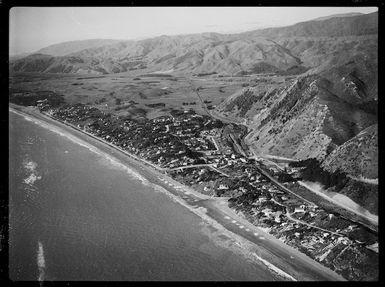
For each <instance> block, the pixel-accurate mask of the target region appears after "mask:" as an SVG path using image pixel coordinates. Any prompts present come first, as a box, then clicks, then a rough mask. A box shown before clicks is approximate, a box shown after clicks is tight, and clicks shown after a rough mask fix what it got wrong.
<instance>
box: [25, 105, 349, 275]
mask: <svg viewBox="0 0 385 287" xmlns="http://www.w3.org/2000/svg"><path fill="white" fill-rule="evenodd" d="M29 115H30V116H32V117H34V118H37V119H39V120H40V121H44V122H45V123H46V124H49V125H53V126H54V127H55V128H58V129H60V130H61V131H64V132H66V133H69V134H71V135H72V136H75V137H77V138H79V139H80V140H82V141H85V142H87V143H88V144H90V145H92V146H94V147H96V148H97V149H98V150H100V151H101V152H102V153H106V154H108V155H109V156H113V157H114V158H116V159H117V160H119V161H120V162H121V163H123V164H125V165H127V166H129V167H131V168H133V169H135V170H137V171H138V173H139V174H140V175H141V176H142V177H144V178H145V179H146V181H148V182H149V183H151V184H154V185H159V186H161V187H163V188H164V189H166V190H167V191H169V192H170V194H172V195H173V196H176V197H177V198H179V199H180V200H183V202H185V203H186V204H187V205H189V206H190V208H192V209H193V210H195V209H199V208H204V209H205V210H206V211H205V212H204V214H205V215H206V216H209V217H210V218H212V219H213V220H214V221H215V222H217V223H218V224H220V225H221V226H223V227H224V228H225V229H226V230H227V231H229V232H231V234H233V235H234V237H235V238H236V237H239V238H241V239H242V240H246V241H247V242H249V243H251V244H252V246H254V248H253V252H254V253H255V254H256V255H257V256H259V257H260V258H263V259H262V260H265V261H266V262H269V263H271V264H273V265H274V266H276V267H277V268H278V270H281V271H282V272H283V273H284V274H286V280H290V279H288V278H290V277H291V278H294V279H296V280H306V281H307V280H323V281H324V280H332V281H336V280H338V281H340V280H344V279H343V278H342V276H340V275H338V274H336V273H335V272H333V271H331V270H329V269H327V268H326V267H324V266H322V265H321V264H320V263H318V262H316V261H314V260H312V259H311V258H309V257H307V256H305V255H304V254H302V253H300V252H299V251H298V250H295V249H294V248H292V247H290V246H287V245H285V244H284V243H283V242H281V241H279V240H278V239H276V238H274V237H273V236H272V235H269V234H267V233H265V232H264V231H263V230H261V229H259V228H258V227H256V226H254V225H253V224H251V223H249V222H248V221H246V220H245V219H243V218H240V217H239V216H238V215H237V214H235V212H234V211H233V210H231V209H230V208H228V206H227V203H226V202H225V201H223V199H221V198H219V199H210V197H209V196H207V195H203V194H198V193H197V192H195V191H193V190H191V189H190V188H188V187H185V186H182V184H180V183H177V182H176V181H174V180H173V179H171V178H169V177H167V176H166V175H164V174H163V173H161V172H159V171H157V170H155V169H153V168H151V167H149V166H148V165H145V164H143V163H141V162H139V161H137V160H135V159H133V158H132V157H129V156H127V155H126V154H125V153H123V152H121V151H119V150H118V149H116V148H113V147H112V146H110V145H108V144H106V143H104V142H101V141H99V140H97V139H95V138H92V137H90V136H88V135H86V134H85V133H83V132H81V131H79V130H75V129H73V128H71V127H69V126H66V125H64V124H62V123H59V122H57V121H54V120H53V119H49V118H47V117H44V116H42V115H39V113H38V112H30V113H29ZM262 262H263V261H262ZM284 277H285V276H284ZM284 279H285V278H284Z"/></svg>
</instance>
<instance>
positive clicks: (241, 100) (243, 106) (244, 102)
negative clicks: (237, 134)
mask: <svg viewBox="0 0 385 287" xmlns="http://www.w3.org/2000/svg"><path fill="white" fill-rule="evenodd" d="M262 97H263V94H262V93H260V94H259V95H254V93H253V92H252V91H250V90H246V91H245V92H244V93H243V94H242V95H240V96H239V97H237V98H235V99H234V100H233V101H232V102H231V103H229V104H228V105H227V106H226V109H225V111H226V112H229V111H231V110H232V109H233V108H234V107H235V106H237V107H238V109H239V115H240V116H241V117H243V116H245V114H246V113H247V112H248V111H249V110H250V108H251V107H252V105H253V104H254V103H256V102H258V101H259V100H261V99H262Z"/></svg>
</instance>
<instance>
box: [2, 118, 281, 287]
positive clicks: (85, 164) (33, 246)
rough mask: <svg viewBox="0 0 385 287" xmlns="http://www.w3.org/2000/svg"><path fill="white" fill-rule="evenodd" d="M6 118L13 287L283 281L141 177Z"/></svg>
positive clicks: (43, 130)
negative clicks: (28, 286)
mask: <svg viewBox="0 0 385 287" xmlns="http://www.w3.org/2000/svg"><path fill="white" fill-rule="evenodd" d="M9 119H10V123H9V129H10V134H9V273H10V274H9V276H10V279H11V280H23V281H30V280H32V281H38V280H39V281H43V280H60V281H82V280H87V281H93V280H95V281H122V280H123V281H136V280H139V281H142V280H146V281H147V280H148V281H151V280H160V281H161V280H167V281H173V280H180V281H190V280H193V281H212V280H215V281H227V280H236V281H244V280H247V281H248V280H257V281H272V280H279V279H277V277H276V276H275V275H274V274H273V273H271V272H270V271H269V269H267V268H266V267H265V266H263V265H261V264H256V263H255V262H254V261H252V260H250V259H249V258H247V257H245V256H243V255H242V254H241V253H239V252H236V251H235V250H236V249H234V248H231V246H232V245H233V242H232V241H231V239H230V238H226V237H218V236H214V235H215V234H216V230H215V228H214V227H213V226H211V225H210V224H209V223H207V222H205V221H204V220H203V219H202V218H200V217H199V216H198V215H196V214H194V213H193V212H191V211H190V210H189V209H188V208H186V207H184V206H182V205H180V204H179V203H177V202H175V201H173V200H171V198H170V197H169V196H167V195H166V194H165V193H164V192H159V190H158V189H157V188H155V187H154V185H151V184H144V182H143V181H144V180H146V179H145V178H143V177H141V176H138V174H140V171H137V170H135V169H134V168H130V167H128V168H122V166H121V165H118V164H114V163H113V162H112V161H111V159H109V158H108V157H106V156H105V155H104V154H103V153H100V152H98V151H97V149H96V148H95V149H93V148H90V147H89V146H87V145H81V144H79V143H77V142H75V141H74V140H71V139H69V138H68V137H66V136H64V135H63V134H59V133H55V132H53V131H52V130H50V129H47V128H45V127H42V126H40V125H37V124H36V123H34V122H31V121H28V120H26V119H25V118H23V117H22V116H20V115H17V114H15V113H10V114H9Z"/></svg>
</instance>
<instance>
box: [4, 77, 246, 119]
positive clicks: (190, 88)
mask: <svg viewBox="0 0 385 287" xmlns="http://www.w3.org/2000/svg"><path fill="white" fill-rule="evenodd" d="M250 81H251V78H250V77H231V80H230V79H229V78H219V77H216V76H202V77H196V76H191V75H162V74H156V75H151V74H141V73H138V72H135V73H134V72H125V73H118V74H108V75H80V74H75V75H74V74H40V73H16V74H12V75H10V90H11V92H16V91H20V92H38V91H52V92H55V93H57V94H62V95H63V96H64V99H65V101H66V102H67V103H69V104H76V103H84V104H89V105H92V106H95V107H97V108H98V109H100V110H102V111H105V112H112V113H114V114H117V115H125V116H129V115H130V116H133V117H138V116H139V117H140V116H146V117H148V118H154V117H157V116H160V115H163V114H167V113H168V112H169V111H171V110H172V109H190V108H191V109H194V110H195V111H196V112H197V113H201V114H205V113H206V112H205V110H204V109H203V107H202V103H201V101H200V99H199V98H198V96H197V94H196V92H195V89H197V88H199V95H200V96H201V98H202V100H203V101H208V102H207V105H212V106H213V107H216V106H217V105H219V104H220V103H221V102H223V101H224V100H225V99H226V98H227V97H229V96H230V95H232V94H233V93H235V92H236V91H238V90H240V89H241V88H242V85H244V84H245V83H249V82H250Z"/></svg>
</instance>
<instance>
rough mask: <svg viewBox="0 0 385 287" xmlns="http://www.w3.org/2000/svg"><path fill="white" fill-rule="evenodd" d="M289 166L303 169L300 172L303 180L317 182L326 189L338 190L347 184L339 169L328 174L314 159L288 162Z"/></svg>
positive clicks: (343, 174)
mask: <svg viewBox="0 0 385 287" xmlns="http://www.w3.org/2000/svg"><path fill="white" fill-rule="evenodd" d="M289 166H291V167H304V169H302V171H301V176H302V178H303V179H304V180H309V181H315V182H319V183H321V184H323V185H324V186H325V187H326V188H329V187H332V186H334V187H336V188H337V189H338V190H339V189H342V188H343V187H344V186H345V184H346V183H347V182H348V177H347V176H346V173H344V172H343V171H341V170H339V169H338V170H336V171H335V172H329V171H327V170H325V169H323V168H322V167H321V163H320V162H319V161H318V160H317V159H315V158H309V159H306V160H301V161H297V162H290V163H289Z"/></svg>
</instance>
